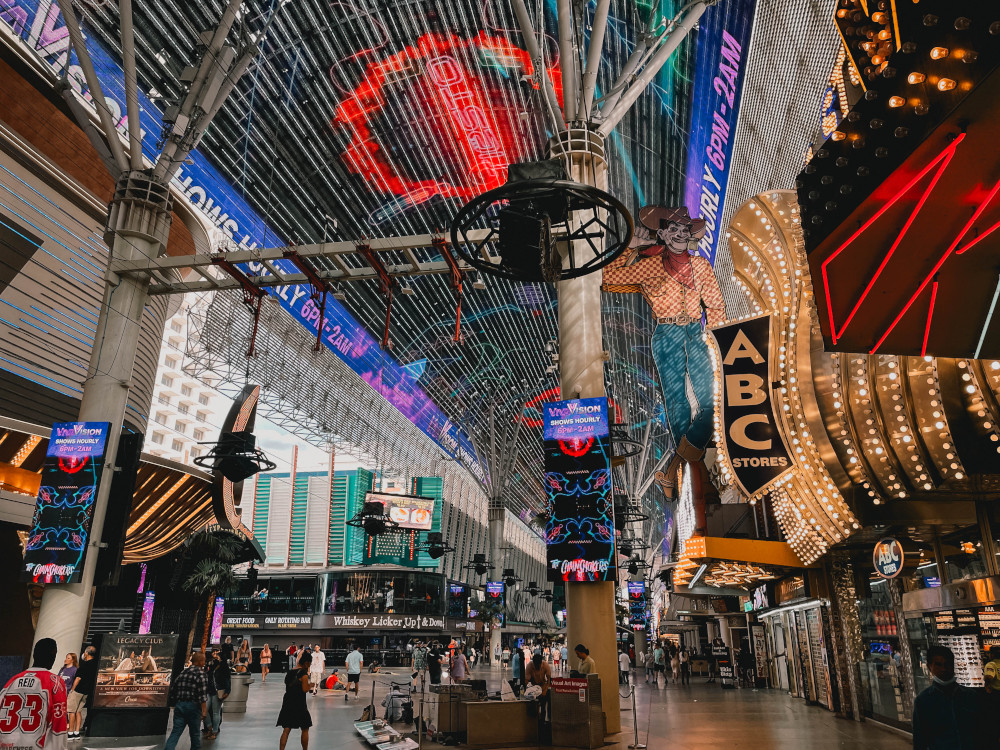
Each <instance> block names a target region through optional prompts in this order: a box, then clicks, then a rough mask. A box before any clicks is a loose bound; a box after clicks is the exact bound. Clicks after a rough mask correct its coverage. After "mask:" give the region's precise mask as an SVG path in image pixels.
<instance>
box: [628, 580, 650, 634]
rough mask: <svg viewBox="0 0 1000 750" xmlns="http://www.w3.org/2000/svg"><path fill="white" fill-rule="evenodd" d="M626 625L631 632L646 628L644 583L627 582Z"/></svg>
mask: <svg viewBox="0 0 1000 750" xmlns="http://www.w3.org/2000/svg"><path fill="white" fill-rule="evenodd" d="M628 624H629V625H630V626H631V627H632V629H633V630H642V629H643V628H644V627H646V582H645V581H629V582H628Z"/></svg>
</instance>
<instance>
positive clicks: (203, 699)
mask: <svg viewBox="0 0 1000 750" xmlns="http://www.w3.org/2000/svg"><path fill="white" fill-rule="evenodd" d="M169 702H170V703H172V704H173V706H174V726H173V730H172V731H171V732H170V736H169V737H168V738H167V744H166V745H164V747H163V750H176V748H177V742H178V740H180V738H181V735H182V734H184V728H185V727H187V730H188V734H189V735H190V736H191V750H200V748H201V731H200V727H199V725H200V724H201V722H202V720H203V719H204V718H205V716H206V715H207V714H208V675H207V674H205V654H203V653H202V652H201V651H196V652H195V653H193V654H191V665H190V666H188V667H186V668H185V669H184V671H182V672H181V673H180V674H179V675H177V679H175V680H174V681H173V682H172V683H171V685H170V693H169Z"/></svg>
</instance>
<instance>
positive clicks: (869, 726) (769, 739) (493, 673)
mask: <svg viewBox="0 0 1000 750" xmlns="http://www.w3.org/2000/svg"><path fill="white" fill-rule="evenodd" d="M395 672H396V675H395V677H396V679H397V681H402V680H405V679H406V677H407V674H406V673H402V671H401V670H398V669H397V670H395ZM502 674H503V673H502V671H501V670H499V669H490V668H489V667H480V668H476V669H475V670H473V674H472V677H473V679H486V680H487V681H488V684H489V685H490V688H491V690H496V689H498V686H499V683H500V679H501V675H502ZM506 674H507V676H509V675H510V672H509V670H508V671H507V673H506ZM282 677H283V675H281V674H277V675H271V676H270V678H269V679H268V681H267V684H266V685H262V684H261V682H260V675H254V680H255V682H254V684H253V685H251V686H250V698H249V700H248V703H247V713H246V714H224V715H223V723H222V731H221V732H220V734H219V736H218V738H217V739H215V740H213V741H203V742H202V748H203V750H276V748H277V747H278V737H279V735H280V734H281V730H280V729H279V728H276V727H275V720H276V718H277V716H278V710H279V708H280V707H281V698H282V693H283V691H284V685H283V683H282ZM392 678H393V675H392V674H386V673H382V674H378V675H370V674H367V673H365V674H363V675H362V678H361V698H360V699H359V700H355V698H354V696H353V694H352V695H351V697H350V699H349V700H348V701H346V702H345V700H344V693H343V692H342V691H328V690H327V691H322V692H321V693H320V694H319V695H317V696H311V695H310V696H308V704H309V710H310V713H311V714H312V720H313V728H312V730H311V732H310V737H309V746H310V748H312V750H341V749H345V750H363V748H367V747H368V745H366V744H365V743H364V741H363V740H362V739H361V738H360V737H359V736H358V734H357V733H356V732H355V731H354V726H353V722H354V721H356V720H357V719H359V718H360V716H361V712H362V710H363V708H364V706H365V705H366V704H367V703H368V702H370V700H371V695H372V685H373V682H374V684H375V705H376V707H377V709H378V712H379V714H378V715H379V716H381V715H382V712H383V710H384V709H382V708H381V705H380V704H381V702H382V698H383V697H384V696H385V695H386V693H387V692H388V689H389V682H390V681H391V680H392ZM637 683H638V684H637V685H636V694H635V702H636V723H637V724H638V734H639V742H640V743H644V744H646V745H647V746H648V747H649V748H650V750H659V749H660V748H670V750H703V749H704V748H725V750H736V749H738V748H748V749H752V750H772V749H773V750H779V748H780V750H789V749H793V748H794V749H796V750H797V749H798V748H809V749H810V750H828V749H832V748H865V750H904V748H909V747H911V742H910V741H909V739H908V738H906V737H904V736H903V735H901V734H898V733H896V732H893V731H891V730H888V729H885V728H883V727H881V726H879V725H877V724H873V723H871V722H856V721H850V720H847V719H839V718H837V717H836V716H834V715H833V714H831V713H830V712H829V711H826V710H825V709H822V708H818V707H816V706H807V705H806V704H805V702H804V701H802V700H801V699H798V698H793V697H791V696H789V695H787V694H785V693H781V692H779V691H776V690H758V691H754V690H750V689H739V690H723V689H721V688H720V687H719V685H718V684H706V681H705V678H702V677H698V678H694V677H693V678H692V684H691V685H690V686H681V685H667V687H666V688H665V689H663V690H659V689H657V688H654V687H650V686H649V685H647V684H646V683H645V682H644V680H643V679H642V676H641V673H640V676H639V679H638V681H637ZM621 692H622V693H624V694H625V695H628V690H627V688H624V687H623V688H622V691H621ZM621 705H622V709H623V710H622V726H623V729H624V731H623V732H622V733H621V734H618V735H613V736H610V737H608V738H607V741H606V744H605V746H604V748H605V750H626V749H627V748H628V746H629V745H630V744H632V743H633V742H634V741H635V739H634V736H633V719H632V711H631V705H632V700H631V698H622V703H621ZM396 728H397V729H398V730H399V731H401V732H405V731H407V730H410V729H412V728H413V727H412V725H410V726H406V725H403V724H397V725H396ZM164 740H165V735H164V737H122V738H97V737H95V738H84V739H83V740H82V741H81V740H77V741H71V742H70V743H69V748H70V750H89V749H91V748H92V749H93V750H99V749H101V748H117V749H119V750H121V749H122V748H142V750H156V749H157V748H161V747H162V746H163V742H164ZM299 747H300V745H299V732H298V731H297V730H294V731H293V732H292V735H291V737H290V738H289V741H288V747H287V750H298V749H299ZM423 747H424V748H426V750H439V749H440V748H442V747H444V746H443V745H439V744H437V743H435V742H430V741H428V740H426V739H425V740H424V743H423ZM189 748H190V742H189V740H188V738H187V736H186V735H185V736H184V737H183V738H182V739H181V741H180V744H179V745H178V750H189Z"/></svg>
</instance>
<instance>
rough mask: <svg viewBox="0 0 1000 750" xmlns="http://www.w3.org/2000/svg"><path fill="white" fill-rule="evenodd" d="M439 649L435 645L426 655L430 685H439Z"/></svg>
mask: <svg viewBox="0 0 1000 750" xmlns="http://www.w3.org/2000/svg"><path fill="white" fill-rule="evenodd" d="M441 658H442V657H441V648H440V647H439V646H438V644H437V643H435V644H434V645H433V646H432V647H431V650H430V653H428V654H427V676H428V678H430V681H431V685H440V684H441Z"/></svg>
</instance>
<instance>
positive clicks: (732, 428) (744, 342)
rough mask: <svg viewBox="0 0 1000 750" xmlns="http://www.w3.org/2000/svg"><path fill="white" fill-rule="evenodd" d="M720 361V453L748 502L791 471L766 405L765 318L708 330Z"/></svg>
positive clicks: (768, 385)
mask: <svg viewBox="0 0 1000 750" xmlns="http://www.w3.org/2000/svg"><path fill="white" fill-rule="evenodd" d="M712 335H713V336H714V337H715V341H716V343H717V344H718V345H719V352H720V355H721V362H722V426H723V430H724V435H723V440H724V441H725V445H726V454H727V455H728V456H729V461H730V463H731V464H732V466H733V472H734V473H735V474H736V481H737V483H739V485H740V488H741V489H742V490H743V492H745V493H746V495H747V497H751V496H753V495H755V494H757V493H758V492H760V491H761V490H763V489H764V488H766V487H768V486H769V485H771V484H773V483H774V482H775V481H777V480H778V479H779V478H780V477H781V475H782V474H784V473H785V472H786V471H788V470H789V469H790V468H791V467H792V461H791V457H790V455H789V453H788V447H787V446H786V445H785V443H784V440H783V439H782V437H781V432H780V431H779V430H778V424H777V421H776V420H775V416H774V408H773V407H772V405H771V368H770V362H768V359H767V358H768V353H769V351H770V345H771V316H770V315H765V316H762V317H759V318H751V319H750V320H741V321H739V322H737V323H731V324H729V325H724V326H719V327H718V328H713V329H712Z"/></svg>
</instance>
